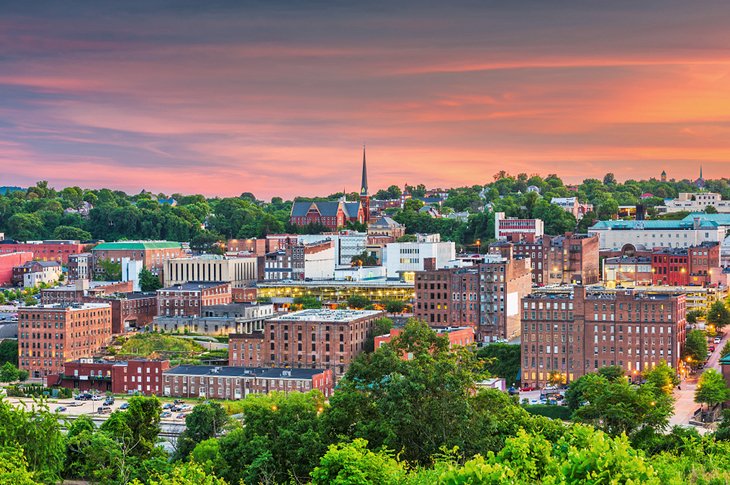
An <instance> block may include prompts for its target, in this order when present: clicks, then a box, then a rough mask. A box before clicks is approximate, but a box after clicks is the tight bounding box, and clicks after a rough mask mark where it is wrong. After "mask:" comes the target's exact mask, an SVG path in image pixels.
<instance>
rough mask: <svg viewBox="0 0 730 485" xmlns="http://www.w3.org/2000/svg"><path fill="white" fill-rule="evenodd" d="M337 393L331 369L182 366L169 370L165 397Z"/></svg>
mask: <svg viewBox="0 0 730 485" xmlns="http://www.w3.org/2000/svg"><path fill="white" fill-rule="evenodd" d="M313 389H318V390H320V391H322V394H324V395H325V397H329V396H331V395H332V393H333V391H334V376H333V374H332V370H331V369H290V368H271V367H267V368H261V367H228V366H226V367H214V366H203V365H181V366H178V367H174V368H172V369H169V370H167V371H165V373H164V387H163V392H162V395H163V396H168V397H182V398H195V399H198V398H206V399H245V398H246V397H247V396H248V395H250V394H268V393H269V392H272V391H278V392H286V393H289V392H308V391H311V390H313Z"/></svg>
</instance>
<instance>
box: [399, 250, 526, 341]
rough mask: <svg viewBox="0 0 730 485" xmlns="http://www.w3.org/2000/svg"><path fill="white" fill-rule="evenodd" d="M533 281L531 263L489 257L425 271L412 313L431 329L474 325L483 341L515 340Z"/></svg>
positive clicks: (418, 281)
mask: <svg viewBox="0 0 730 485" xmlns="http://www.w3.org/2000/svg"><path fill="white" fill-rule="evenodd" d="M531 280H532V277H531V268H530V260H529V259H511V260H510V259H506V258H500V257H490V256H485V257H484V258H483V260H482V261H481V262H479V263H478V264H475V265H473V266H466V267H461V268H447V269H439V270H431V271H421V272H418V273H416V282H415V289H416V302H415V305H414V307H413V313H414V316H415V317H416V318H419V319H421V320H424V321H425V322H426V323H428V324H429V325H430V326H444V325H451V326H457V325H458V326H470V327H472V328H474V330H475V332H476V335H477V340H479V341H481V342H493V341H498V340H503V339H512V338H514V337H516V336H518V335H519V334H520V323H521V322H520V311H519V301H520V299H521V298H522V297H523V296H524V295H527V294H529V293H530V289H531V288H532V281H531Z"/></svg>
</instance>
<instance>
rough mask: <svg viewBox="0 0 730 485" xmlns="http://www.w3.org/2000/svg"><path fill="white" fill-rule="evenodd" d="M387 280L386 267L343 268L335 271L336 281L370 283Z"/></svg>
mask: <svg viewBox="0 0 730 485" xmlns="http://www.w3.org/2000/svg"><path fill="white" fill-rule="evenodd" d="M382 279H385V267H384V266H341V267H339V268H337V269H335V280H336V281H368V280H382Z"/></svg>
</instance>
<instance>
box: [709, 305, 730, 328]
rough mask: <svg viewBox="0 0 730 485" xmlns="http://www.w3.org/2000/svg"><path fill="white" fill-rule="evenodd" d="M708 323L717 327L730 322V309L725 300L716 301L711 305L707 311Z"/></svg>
mask: <svg viewBox="0 0 730 485" xmlns="http://www.w3.org/2000/svg"><path fill="white" fill-rule="evenodd" d="M707 323H709V324H711V325H714V326H715V327H717V328H723V327H725V326H726V325H728V324H730V310H728V309H727V306H726V305H725V302H723V301H716V302H715V303H713V304H712V306H710V310H709V311H708V312H707Z"/></svg>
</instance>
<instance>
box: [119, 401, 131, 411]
mask: <svg viewBox="0 0 730 485" xmlns="http://www.w3.org/2000/svg"><path fill="white" fill-rule="evenodd" d="M128 408H129V403H128V402H123V403H122V404H120V405H119V409H121V410H124V409H128Z"/></svg>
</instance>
